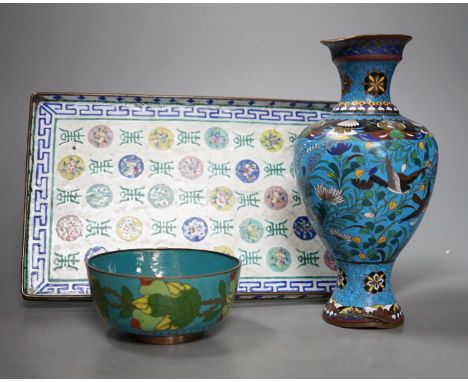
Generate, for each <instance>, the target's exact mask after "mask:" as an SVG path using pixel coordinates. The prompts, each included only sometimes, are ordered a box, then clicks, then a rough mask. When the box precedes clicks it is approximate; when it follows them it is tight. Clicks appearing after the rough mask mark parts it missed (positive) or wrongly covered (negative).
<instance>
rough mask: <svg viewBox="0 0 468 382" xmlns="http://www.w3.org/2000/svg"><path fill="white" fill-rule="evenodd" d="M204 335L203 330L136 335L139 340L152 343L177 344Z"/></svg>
mask: <svg viewBox="0 0 468 382" xmlns="http://www.w3.org/2000/svg"><path fill="white" fill-rule="evenodd" d="M202 336H203V332H197V333H190V334H184V335H182V336H139V335H135V337H136V339H137V340H138V341H141V342H144V343H146V344H151V345H176V344H181V343H184V342H190V341H195V340H198V339H199V338H201V337H202Z"/></svg>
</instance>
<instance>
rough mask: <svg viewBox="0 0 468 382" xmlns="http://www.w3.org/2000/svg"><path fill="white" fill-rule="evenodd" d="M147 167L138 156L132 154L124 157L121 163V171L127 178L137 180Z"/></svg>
mask: <svg viewBox="0 0 468 382" xmlns="http://www.w3.org/2000/svg"><path fill="white" fill-rule="evenodd" d="M144 169H145V165H144V164H143V161H142V160H141V159H140V158H139V157H138V156H136V155H133V154H130V155H126V156H124V157H123V158H122V159H120V161H119V171H120V173H121V174H122V175H123V176H125V177H127V178H136V177H138V176H140V175H141V173H142V172H143V170H144Z"/></svg>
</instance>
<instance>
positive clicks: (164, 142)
mask: <svg viewBox="0 0 468 382" xmlns="http://www.w3.org/2000/svg"><path fill="white" fill-rule="evenodd" d="M149 142H150V145H151V146H153V147H154V148H156V149H159V150H169V149H170V148H171V147H172V145H173V144H174V134H172V132H171V130H169V129H166V128H165V127H158V128H156V129H153V130H151V132H150V134H149Z"/></svg>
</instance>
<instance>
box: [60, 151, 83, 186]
mask: <svg viewBox="0 0 468 382" xmlns="http://www.w3.org/2000/svg"><path fill="white" fill-rule="evenodd" d="M57 170H58V172H59V174H60V175H62V176H63V177H64V178H65V179H67V180H73V179H75V178H78V177H79V176H80V175H81V174H82V173H83V172H84V171H85V164H84V161H83V159H81V158H80V157H79V156H77V155H67V156H66V157H63V158H62V159H61V160H60V162H59V163H58V165H57Z"/></svg>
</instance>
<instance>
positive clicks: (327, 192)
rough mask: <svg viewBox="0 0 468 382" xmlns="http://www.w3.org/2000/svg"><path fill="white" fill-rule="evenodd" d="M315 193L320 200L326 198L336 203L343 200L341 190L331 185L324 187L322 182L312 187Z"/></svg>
mask: <svg viewBox="0 0 468 382" xmlns="http://www.w3.org/2000/svg"><path fill="white" fill-rule="evenodd" d="M314 189H315V194H316V195H317V196H318V197H319V198H320V199H322V200H326V201H327V202H330V203H331V204H334V205H337V204H340V203H342V202H343V201H344V199H343V196H342V195H341V190H337V189H336V188H333V187H325V186H324V185H323V184H318V185H317V186H315V187H314Z"/></svg>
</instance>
